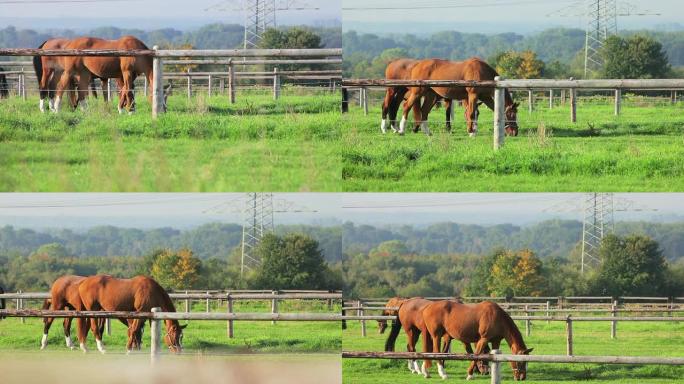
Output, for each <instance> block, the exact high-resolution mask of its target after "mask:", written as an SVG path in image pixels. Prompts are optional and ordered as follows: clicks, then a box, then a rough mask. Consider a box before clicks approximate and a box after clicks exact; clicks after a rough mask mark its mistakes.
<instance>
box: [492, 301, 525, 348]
mask: <svg viewBox="0 0 684 384" xmlns="http://www.w3.org/2000/svg"><path fill="white" fill-rule="evenodd" d="M497 307H498V305H497ZM499 310H500V311H501V314H502V316H501V317H502V318H503V321H504V323H505V325H506V328H507V329H508V334H507V335H506V342H507V343H508V344H509V346H510V347H511V350H512V349H513V344H512V343H511V340H509V337H510V338H511V339H512V340H515V342H516V344H518V346H519V347H520V348H521V349H527V346H526V345H525V340H523V337H522V333H520V329H518V326H517V325H515V321H513V319H512V318H511V315H509V314H508V312H506V311H504V310H503V309H502V308H501V307H499Z"/></svg>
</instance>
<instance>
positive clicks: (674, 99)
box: [670, 91, 677, 104]
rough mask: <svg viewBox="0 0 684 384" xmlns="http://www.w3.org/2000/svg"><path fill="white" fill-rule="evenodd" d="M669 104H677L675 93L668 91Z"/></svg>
mask: <svg viewBox="0 0 684 384" xmlns="http://www.w3.org/2000/svg"><path fill="white" fill-rule="evenodd" d="M670 103H672V104H676V103H677V91H670Z"/></svg>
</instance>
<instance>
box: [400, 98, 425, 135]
mask: <svg viewBox="0 0 684 384" xmlns="http://www.w3.org/2000/svg"><path fill="white" fill-rule="evenodd" d="M421 96H422V95H421V89H420V88H419V87H415V88H411V90H410V91H409V93H408V98H407V99H406V101H405V102H404V112H403V114H402V116H401V123H399V134H400V135H403V134H404V131H405V130H406V118H407V117H408V113H409V111H410V110H411V108H413V105H414V104H415V103H416V102H418V103H420V98H421ZM414 115H415V111H414Z"/></svg>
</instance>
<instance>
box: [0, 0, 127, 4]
mask: <svg viewBox="0 0 684 384" xmlns="http://www.w3.org/2000/svg"><path fill="white" fill-rule="evenodd" d="M139 1H140V0H0V4H62V3H124V2H128V3H130V2H139Z"/></svg>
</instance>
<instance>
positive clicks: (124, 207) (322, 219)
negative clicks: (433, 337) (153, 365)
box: [0, 193, 684, 229]
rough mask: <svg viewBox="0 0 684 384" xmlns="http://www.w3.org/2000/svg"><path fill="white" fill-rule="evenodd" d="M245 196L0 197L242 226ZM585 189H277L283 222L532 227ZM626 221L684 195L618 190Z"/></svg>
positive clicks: (80, 218)
mask: <svg viewBox="0 0 684 384" xmlns="http://www.w3.org/2000/svg"><path fill="white" fill-rule="evenodd" d="M245 196H246V194H243V193H227V194H221V193H202V194H193V193H181V194H175V193H171V194H169V193H154V194H146V193H131V194H116V193H104V194H103V193H97V194H89V193H77V194H73V193H50V194H44V193H27V194H25V193H22V194H0V225H12V226H15V227H28V228H60V227H63V228H87V227H92V226H96V225H114V226H118V227H128V228H157V227H164V226H170V227H174V228H180V229H184V228H192V227H196V226H198V225H201V224H205V223H210V222H224V223H241V222H242V220H243V216H242V214H241V213H240V212H241V209H242V208H243V207H244V201H245V199H244V198H245ZM587 196H588V195H586V194H578V193H452V194H447V193H421V194H416V193H382V194H372V193H363V194H361V193H346V194H340V193H337V194H335V193H275V194H273V198H274V206H275V208H276V210H283V208H287V210H288V211H293V210H296V211H300V212H294V213H292V212H291V213H276V214H275V222H276V224H312V225H333V224H340V223H342V222H347V221H350V222H354V223H357V224H372V225H395V224H396V225H404V224H414V225H417V226H423V225H429V224H431V223H436V222H445V221H452V222H458V223H467V224H487V225H490V224H502V223H512V224H517V225H524V224H531V223H534V222H539V221H543V220H550V219H556V218H560V219H568V220H571V219H574V220H580V219H581V212H580V211H579V209H578V208H579V207H580V206H581V205H580V203H581V201H583V199H585V198H586V197H587ZM614 196H615V199H614V200H615V206H616V207H617V208H625V207H627V208H630V211H629V212H619V211H618V212H616V215H615V219H616V220H617V221H619V220H647V221H650V220H656V221H672V220H677V221H684V194H615V195H614Z"/></svg>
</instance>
